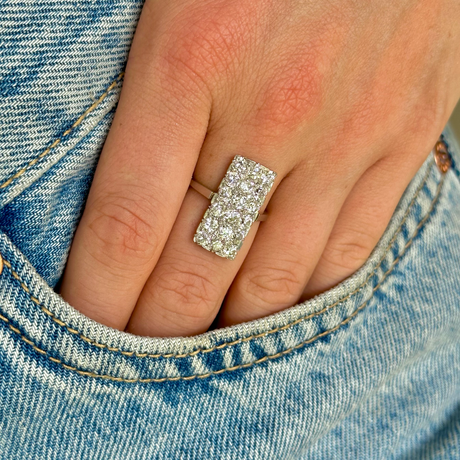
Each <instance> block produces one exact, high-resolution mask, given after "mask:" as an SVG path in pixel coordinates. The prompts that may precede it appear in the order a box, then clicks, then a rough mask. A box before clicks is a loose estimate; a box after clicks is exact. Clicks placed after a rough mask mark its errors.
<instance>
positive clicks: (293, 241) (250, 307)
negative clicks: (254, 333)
mask: <svg viewBox="0 0 460 460" xmlns="http://www.w3.org/2000/svg"><path fill="white" fill-rule="evenodd" d="M315 168H317V165H316V166H315ZM315 171H316V174H311V171H308V168H298V169H294V170H293V171H292V172H291V174H290V175H289V176H288V177H287V178H286V179H285V180H284V181H283V183H282V184H281V185H280V186H279V187H278V189H277V190H276V193H275V194H274V195H273V198H272V199H271V200H270V202H269V205H268V209H269V213H270V214H269V218H268V219H267V221H265V222H263V223H261V225H260V227H259V230H258V233H257V238H256V239H255V241H254V243H253V245H252V248H251V251H250V252H249V254H248V256H247V257H246V259H245V261H244V263H243V265H242V267H241V270H240V271H239V273H238V275H237V277H236V279H235V281H234V282H233V284H232V286H231V288H230V290H229V292H228V294H227V297H226V299H225V303H224V305H223V307H222V309H221V311H220V313H219V319H218V327H224V326H227V325H231V324H236V323H240V322H244V321H247V320H250V319H255V318H260V317H263V316H266V315H268V314H271V313H274V312H276V311H279V310H282V309H284V308H286V307H287V306H291V305H294V304H295V303H296V301H297V299H298V298H299V297H300V295H301V293H302V291H303V289H304V287H305V285H306V282H307V280H308V278H309V277H310V275H311V273H312V272H313V270H314V268H315V266H316V263H317V262H318V260H319V259H320V257H321V253H322V251H323V249H324V247H325V245H326V242H327V238H328V236H329V233H330V232H331V230H332V227H333V225H334V222H335V219H336V217H337V214H338V213H339V211H340V208H341V205H342V203H343V201H344V199H345V197H346V195H347V193H348V191H349V190H350V189H351V187H352V186H353V183H354V182H355V181H356V180H357V179H358V178H359V175H360V171H351V170H350V171H349V172H344V171H343V170H342V174H340V175H339V174H335V176H334V178H332V177H330V176H329V173H328V172H327V171H326V170H325V169H324V168H323V171H320V172H318V170H317V169H315Z"/></svg>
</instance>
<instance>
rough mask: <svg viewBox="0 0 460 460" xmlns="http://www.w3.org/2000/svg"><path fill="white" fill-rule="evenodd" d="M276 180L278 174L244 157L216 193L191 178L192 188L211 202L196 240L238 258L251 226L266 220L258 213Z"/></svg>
mask: <svg viewBox="0 0 460 460" xmlns="http://www.w3.org/2000/svg"><path fill="white" fill-rule="evenodd" d="M275 178H276V172H274V171H272V170H271V169H269V168H267V167H265V166H263V165H261V164H260V163H257V162H256V161H253V160H250V159H249V158H245V157H243V156H241V155H235V157H234V158H233V161H232V162H231V163H230V166H229V167H228V169H227V172H226V173H225V176H224V178H223V179H222V181H221V183H220V185H219V188H218V191H217V192H213V191H212V190H209V189H208V188H207V187H205V186H204V185H201V184H200V183H198V182H196V181H195V180H194V179H193V178H192V180H191V182H190V186H191V187H192V188H194V189H195V190H196V191H197V192H199V193H201V194H202V195H203V196H205V197H206V198H208V199H210V200H211V203H210V205H209V207H208V209H207V210H206V212H205V213H204V216H203V219H202V220H201V222H200V224H199V225H198V228H197V230H196V233H195V236H194V237H193V241H194V242H195V243H197V244H198V245H200V246H201V247H203V248H204V249H206V250H208V251H211V252H213V253H214V254H216V255H218V256H220V257H225V258H226V259H231V260H233V259H235V257H236V255H237V253H238V251H239V250H240V248H241V246H242V245H243V241H244V239H245V238H246V236H247V234H248V233H249V230H250V228H251V225H252V224H253V223H254V222H255V221H256V220H265V219H266V214H260V212H259V211H260V208H261V206H262V205H263V203H264V201H265V198H266V197H267V195H268V193H269V192H270V190H271V188H272V186H273V183H274V182H275Z"/></svg>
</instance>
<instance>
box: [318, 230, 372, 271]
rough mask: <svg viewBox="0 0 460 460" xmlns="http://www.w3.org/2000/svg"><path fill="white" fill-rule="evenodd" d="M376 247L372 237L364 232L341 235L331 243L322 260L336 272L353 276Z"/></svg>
mask: <svg viewBox="0 0 460 460" xmlns="http://www.w3.org/2000/svg"><path fill="white" fill-rule="evenodd" d="M374 245H375V242H374V239H373V238H372V236H371V235H369V234H367V233H364V232H362V231H355V232H348V233H347V234H341V235H340V237H336V238H334V239H333V240H330V241H329V244H328V245H327V247H326V248H325V250H324V252H323V255H322V258H323V259H324V260H325V261H326V262H327V263H328V265H329V268H331V267H334V269H335V270H334V271H340V272H345V273H346V274H351V273H353V272H354V271H356V270H357V269H358V268H360V267H361V266H362V265H363V264H364V262H365V261H366V260H367V258H368V257H369V254H370V253H371V251H372V249H373V247H374Z"/></svg>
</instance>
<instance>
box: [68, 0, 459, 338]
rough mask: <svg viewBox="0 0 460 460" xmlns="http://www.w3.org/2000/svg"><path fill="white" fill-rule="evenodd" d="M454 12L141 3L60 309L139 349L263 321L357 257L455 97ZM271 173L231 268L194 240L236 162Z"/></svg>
mask: <svg viewBox="0 0 460 460" xmlns="http://www.w3.org/2000/svg"><path fill="white" fill-rule="evenodd" d="M459 46H460V5H459V4H458V2H455V1H454V0H440V1H438V2H429V1H422V2H420V1H417V2H416V1H413V0H403V1H399V2H391V3H390V4H388V3H382V2H380V3H379V2H369V1H364V0H363V1H354V2H350V1H349V0H331V1H328V2H290V1H288V0H282V1H281V2H280V1H277V2H273V1H269V0H263V1H257V2H256V1H254V0H237V1H232V2H228V1H222V0H213V1H208V0H206V1H199V2H198V1H196V0H185V1H184V0H171V1H169V2H166V3H164V2H159V1H157V0H147V2H146V3H145V6H144V9H143V12H142V15H141V19H140V22H139V25H138V28H137V31H136V34H135V38H134V42H133V45H132V49H131V52H130V56H129V59H128V64H127V68H126V74H125V81H124V86H123V90H122V93H121V97H120V102H119V106H118V109H117V112H116V115H115V118H114V121H113V125H112V128H111V130H110V133H109V135H108V137H107V140H106V143H105V146H104V149H103V152H102V156H101V159H100V162H99V165H98V168H97V171H96V175H95V178H94V182H93V185H92V188H91V191H90V195H89V197H88V201H87V205H86V209H85V212H84V214H83V217H82V220H81V222H80V225H79V227H78V229H77V233H76V235H75V239H74V242H73V246H72V249H71V253H70V256H69V260H68V264H67V268H66V271H65V275H64V279H63V284H62V290H61V293H62V296H63V297H64V299H66V300H67V301H68V302H69V303H70V304H71V305H73V306H74V307H75V308H77V309H78V310H80V311H81V312H83V313H84V314H85V315H87V316H89V317H91V318H93V319H95V320H97V321H99V322H101V323H104V324H106V325H109V326H112V327H114V328H117V329H126V330H128V331H129V332H132V333H135V334H139V335H147V336H159V337H161V336H186V335H194V334H198V333H201V332H204V331H206V330H207V329H208V328H209V326H210V325H211V323H212V322H213V321H214V320H215V318H216V316H217V315H218V314H219V318H218V321H217V323H216V324H217V325H218V327H223V326H227V325H231V324H235V323H240V322H244V321H247V320H251V319H255V318H260V317H263V316H266V315H269V314H271V313H274V312H277V311H279V310H282V309H283V308H286V307H288V306H291V305H294V304H295V303H297V302H299V301H301V300H305V299H307V298H309V297H311V296H313V295H315V294H317V293H319V292H321V291H324V290H326V289H328V288H330V287H332V286H333V285H335V284H337V283H338V282H340V281H341V280H343V279H344V278H346V277H348V276H349V275H350V274H351V273H353V272H354V271H356V270H357V269H358V268H359V267H360V266H361V265H362V263H363V262H364V261H365V260H366V259H367V257H368V256H369V254H370V252H371V251H372V249H373V248H374V246H375V244H376V243H377V241H378V240H379V238H380V236H381V235H382V233H383V231H384V230H385V228H386V226H387V224H388V222H389V220H390V218H391V215H392V213H393V211H394V209H395V207H396V205H397V203H398V201H399V199H400V197H401V195H402V193H403V191H404V190H405V188H406V186H407V185H408V183H409V182H410V180H411V178H412V177H413V176H414V174H415V173H416V171H417V170H418V168H419V167H420V165H421V164H422V163H423V161H424V160H425V158H426V156H427V155H428V153H429V152H430V150H431V148H432V147H433V145H434V143H435V141H436V139H437V137H438V136H439V134H440V132H441V131H442V128H443V127H444V125H445V123H446V122H447V120H448V118H449V115H450V113H451V112H452V110H453V108H454V106H455V104H456V102H457V100H458V98H459V96H460V84H459V75H460V59H459V58H460V53H459V52H460V48H459ZM236 154H239V155H242V156H244V157H247V158H249V159H251V160H254V161H256V162H258V163H261V164H262V165H264V166H266V167H267V168H269V169H271V170H273V171H275V172H276V173H277V176H276V179H275V182H274V185H273V187H272V188H271V190H270V192H269V194H268V196H267V198H266V200H265V204H264V206H262V209H261V212H262V211H264V210H266V211H267V212H268V216H269V217H268V219H267V220H266V221H265V222H261V223H260V222H255V223H254V224H252V226H251V228H250V231H249V233H248V234H247V236H246V237H245V239H244V243H243V245H242V247H241V249H240V251H239V252H238V255H237V256H236V258H235V259H234V260H229V259H226V258H223V257H219V256H218V255H216V254H214V253H213V252H211V251H207V250H205V249H204V248H203V247H201V246H199V245H198V244H196V243H195V242H194V241H193V236H194V234H195V231H196V228H197V226H198V224H199V223H200V221H201V219H202V217H203V213H204V211H205V210H206V208H207V207H208V205H209V202H208V201H207V200H206V199H205V198H204V197H203V196H202V195H200V194H199V193H197V192H196V191H195V190H194V189H192V188H189V184H190V179H191V177H192V175H193V177H194V179H195V180H196V181H198V182H200V183H201V184H204V185H206V187H208V188H210V189H212V190H216V189H217V187H218V185H219V183H220V181H221V179H222V177H223V176H224V175H225V172H226V170H227V167H228V165H229V164H230V162H231V161H232V159H233V157H234V156H235V155H236Z"/></svg>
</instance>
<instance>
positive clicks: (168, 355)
mask: <svg viewBox="0 0 460 460" xmlns="http://www.w3.org/2000/svg"><path fill="white" fill-rule="evenodd" d="M434 165H435V162H434V159H432V160H431V162H430V164H429V166H428V168H427V171H426V173H425V176H424V178H423V180H422V181H421V183H420V185H419V186H418V188H417V190H416V192H415V193H414V196H413V198H412V200H411V201H410V203H409V205H408V207H407V209H406V212H405V214H404V216H403V218H402V220H401V222H400V224H399V226H398V228H397V229H396V231H395V233H394V235H393V237H392V238H391V240H390V241H389V243H388V245H387V247H386V249H385V251H384V252H383V254H382V257H381V259H380V261H379V262H378V264H377V265H376V267H375V268H374V269H373V270H372V271H371V273H370V274H369V275H368V276H367V277H366V279H365V280H364V281H363V282H362V283H361V284H360V285H359V286H358V287H356V288H355V289H354V290H353V291H352V292H350V293H348V294H347V295H346V296H345V297H342V298H340V299H338V300H337V301H336V302H334V303H333V304H332V305H326V306H325V307H324V308H322V309H321V310H319V311H317V312H313V313H310V314H308V315H306V316H303V317H300V318H297V319H296V320H294V321H292V322H290V323H288V324H285V325H283V326H279V327H276V328H273V329H270V330H268V331H264V332H261V333H259V334H253V335H251V336H248V337H243V338H240V339H237V340H234V341H230V342H224V343H221V344H219V345H215V346H213V347H211V348H199V349H197V350H194V351H191V352H188V353H182V354H174V353H163V354H161V353H159V354H152V353H141V352H135V351H126V350H122V349H120V348H117V347H110V346H109V345H107V344H103V343H99V342H96V341H93V340H92V339H90V338H88V337H86V336H85V335H83V334H82V333H81V332H80V331H78V330H76V329H74V328H72V327H70V326H69V325H68V324H67V323H66V322H64V321H62V320H61V319H60V318H58V317H56V316H55V315H54V314H53V313H52V312H51V311H49V310H48V309H47V308H46V307H45V306H43V305H42V304H41V302H40V300H39V299H38V298H37V297H35V296H33V295H32V293H31V292H30V289H29V288H28V286H27V285H26V284H25V283H24V282H23V281H22V279H21V278H20V276H19V275H18V274H17V273H16V272H15V271H14V270H13V269H12V266H11V263H10V262H9V261H7V260H5V259H4V260H3V262H4V265H5V266H6V267H7V268H8V269H9V271H10V272H11V274H12V276H13V278H14V279H15V280H17V282H18V283H19V285H20V286H21V288H22V289H23V290H24V291H25V292H26V293H27V294H28V296H29V297H30V299H31V300H32V301H33V302H34V303H35V304H36V305H38V306H39V307H40V309H41V310H42V312H43V313H45V314H46V315H47V316H48V317H50V318H51V319H52V320H53V321H54V322H55V323H56V324H58V325H59V326H61V327H64V328H66V330H67V331H69V332H70V333H71V334H74V335H76V336H77V337H79V338H80V339H82V340H83V341H85V342H86V343H88V344H90V345H93V346H95V347H97V348H99V349H107V350H108V351H110V352H112V353H119V354H122V355H125V356H129V357H131V356H135V357H137V358H153V359H156V358H175V359H179V358H186V357H193V356H196V355H198V354H200V353H203V354H205V353H210V352H212V351H214V350H220V349H223V348H226V347H229V346H233V345H236V344H239V343H244V342H248V341H251V340H254V339H257V338H262V337H265V336H267V335H270V334H274V333H276V332H280V331H283V330H286V329H289V328H291V327H293V326H295V325H296V324H299V323H301V322H303V321H307V320H309V319H311V318H314V317H316V316H319V315H321V314H323V313H325V312H326V311H328V310H331V309H332V308H334V307H335V306H337V305H338V304H340V303H342V302H344V301H345V300H347V299H349V298H350V297H352V296H353V295H355V294H356V293H358V292H359V291H360V290H361V289H362V288H363V287H364V286H365V285H366V284H367V282H368V281H369V280H370V279H371V278H372V276H374V275H375V273H376V271H377V270H378V268H379V267H380V266H381V265H382V263H383V261H384V260H385V258H386V255H387V253H388V251H389V250H390V249H391V247H392V245H393V243H394V241H395V240H396V238H397V236H398V235H399V233H400V232H401V229H402V227H403V225H404V223H405V221H406V220H407V217H408V215H409V213H410V211H411V209H412V207H413V205H414V202H415V200H416V199H417V197H418V196H419V194H420V192H421V190H422V189H423V187H424V185H425V184H426V182H427V180H428V178H429V175H430V173H431V170H432V169H433V167H434ZM444 178H445V175H442V177H441V180H440V182H439V184H438V188H437V191H436V193H435V196H434V198H433V201H432V204H431V207H430V209H429V211H428V212H427V214H426V215H425V217H424V218H423V219H422V220H421V221H420V222H419V224H418V226H417V228H416V230H415V233H414V234H413V235H412V237H411V238H410V239H409V240H408V241H407V243H406V245H405V246H404V248H403V250H402V252H401V253H400V254H399V255H398V257H397V258H396V259H395V260H394V261H393V263H392V265H391V266H390V268H389V270H388V271H387V272H386V273H384V275H383V276H382V278H381V280H380V281H379V283H378V284H377V285H376V286H375V287H374V289H373V291H372V292H375V290H376V289H377V288H378V287H379V286H380V285H381V283H382V282H383V281H384V280H385V278H386V277H387V276H388V274H389V272H390V271H391V270H392V269H393V268H394V266H395V265H396V263H397V262H398V261H399V259H400V258H401V257H402V255H403V254H404V253H405V251H406V249H407V248H408V247H409V246H410V244H411V243H412V241H413V239H414V238H415V236H416V235H417V234H418V231H419V230H420V228H421V226H422V225H423V223H424V222H425V221H426V219H427V218H428V217H429V215H430V213H431V211H432V209H433V207H434V205H435V203H436V201H437V198H438V196H439V193H440V190H441V187H442V184H443V182H444ZM368 300H369V299H368ZM368 300H366V302H364V304H363V305H365V304H366V303H367V301H368ZM362 308H364V307H363V306H360V307H358V309H362ZM358 309H357V310H355V312H354V313H353V314H352V315H350V316H349V317H348V318H350V319H351V317H353V316H354V315H355V314H356V313H357V312H358V311H359V310H358ZM348 318H346V319H345V320H347V319H348ZM0 319H2V320H3V321H5V319H6V318H5V317H3V316H2V317H0ZM345 320H344V321H345ZM348 321H349V319H348ZM348 321H347V322H348ZM7 322H9V321H8V320H7ZM344 324H345V323H344ZM341 325H343V324H342V323H339V325H336V326H335V327H334V328H333V329H331V330H328V331H324V332H323V333H322V334H323V335H325V333H330V332H333V331H334V330H336V329H338V328H339V327H341ZM14 332H16V331H14ZM315 337H316V336H315ZM317 338H319V337H317ZM313 339H314V338H310V339H308V340H313ZM305 344H306V343H305ZM305 344H304V345H305ZM277 355H278V354H277ZM273 356H275V355H273Z"/></svg>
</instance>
